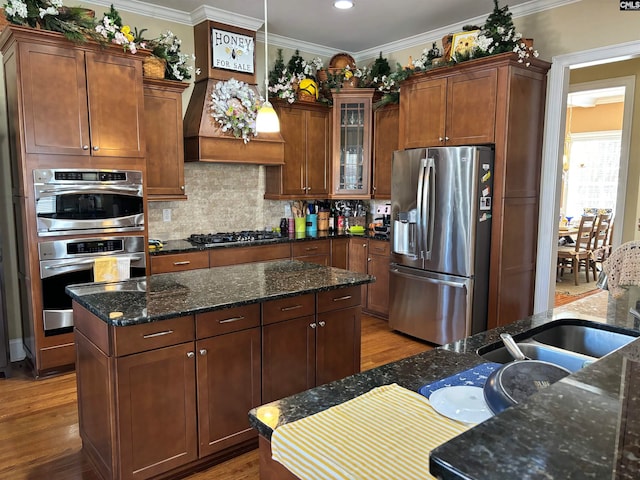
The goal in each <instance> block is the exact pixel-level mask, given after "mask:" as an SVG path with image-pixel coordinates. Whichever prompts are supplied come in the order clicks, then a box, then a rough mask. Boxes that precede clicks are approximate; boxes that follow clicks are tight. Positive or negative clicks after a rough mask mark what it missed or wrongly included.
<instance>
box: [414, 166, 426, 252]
mask: <svg viewBox="0 0 640 480" xmlns="http://www.w3.org/2000/svg"><path fill="white" fill-rule="evenodd" d="M426 167H427V159H426V158H422V159H420V173H419V174H418V191H417V193H416V206H417V207H418V221H417V224H416V230H417V232H416V233H417V242H416V243H417V245H416V253H417V254H418V256H419V257H420V258H424V250H425V245H424V238H425V236H424V234H425V227H426V224H425V223H424V215H425V212H424V208H425V202H424V197H425V195H424V184H425V169H426Z"/></svg>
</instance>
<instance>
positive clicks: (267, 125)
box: [256, 0, 280, 133]
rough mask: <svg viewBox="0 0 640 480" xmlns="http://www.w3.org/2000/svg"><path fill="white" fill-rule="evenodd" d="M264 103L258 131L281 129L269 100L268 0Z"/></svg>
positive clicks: (277, 130) (265, 36) (265, 0)
mask: <svg viewBox="0 0 640 480" xmlns="http://www.w3.org/2000/svg"><path fill="white" fill-rule="evenodd" d="M264 99H265V100H264V103H263V104H262V107H260V109H259V110H258V114H257V115H256V132H258V133H275V132H279V131H280V120H279V119H278V114H277V113H276V111H275V110H274V109H273V105H271V102H270V101H269V40H268V37H267V0H264Z"/></svg>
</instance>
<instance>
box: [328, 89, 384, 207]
mask: <svg viewBox="0 0 640 480" xmlns="http://www.w3.org/2000/svg"><path fill="white" fill-rule="evenodd" d="M374 91H375V90H374V89H373V88H349V89H347V88H342V89H340V90H339V91H338V90H334V91H332V94H333V161H332V175H331V177H332V185H331V187H332V188H331V197H332V198H371V190H370V185H371V130H372V128H371V126H372V108H371V106H372V99H373V93H374Z"/></svg>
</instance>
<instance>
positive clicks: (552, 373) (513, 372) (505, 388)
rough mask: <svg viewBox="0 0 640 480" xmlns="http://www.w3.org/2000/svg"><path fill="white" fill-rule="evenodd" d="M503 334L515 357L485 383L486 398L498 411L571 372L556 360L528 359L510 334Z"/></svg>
mask: <svg viewBox="0 0 640 480" xmlns="http://www.w3.org/2000/svg"><path fill="white" fill-rule="evenodd" d="M503 335H504V336H503ZM503 335H500V337H501V338H502V340H503V342H504V344H505V347H506V348H507V350H508V351H509V353H511V354H512V355H513V356H514V358H516V360H514V361H513V362H511V363H507V364H506V365H504V366H502V367H500V368H498V369H497V370H494V371H493V372H492V373H491V374H490V375H489V378H487V382H486V383H485V385H484V389H483V390H484V398H485V400H486V402H487V405H488V406H489V408H490V409H491V411H492V412H493V413H495V414H498V413H500V412H502V411H503V410H505V409H507V408H509V407H511V406H513V405H516V404H518V403H521V402H523V401H524V400H526V399H527V398H529V397H530V396H531V395H533V394H534V393H536V392H538V391H539V390H542V389H543V388H546V387H548V386H549V385H551V384H552V383H555V382H557V381H558V380H560V379H562V378H564V377H566V376H567V375H570V374H571V372H570V371H569V370H567V369H566V368H564V367H560V366H558V365H554V364H553V363H549V362H544V361H542V360H529V359H527V357H526V356H525V355H524V354H523V353H522V352H521V351H520V349H519V348H518V346H517V344H516V343H515V341H514V340H513V338H512V337H511V335H508V334H503Z"/></svg>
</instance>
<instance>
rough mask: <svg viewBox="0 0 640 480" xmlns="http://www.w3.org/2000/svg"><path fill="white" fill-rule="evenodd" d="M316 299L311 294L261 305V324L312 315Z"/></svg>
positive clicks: (314, 310)
mask: <svg viewBox="0 0 640 480" xmlns="http://www.w3.org/2000/svg"><path fill="white" fill-rule="evenodd" d="M315 312H316V297H315V295H314V294H313V293H308V294H306V295H299V296H297V297H287V298H282V299H280V300H272V301H270V302H265V303H263V304H262V324H263V325H268V324H269V323H276V322H281V321H282V320H289V319H291V318H297V317H303V316H305V315H314V314H315Z"/></svg>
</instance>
